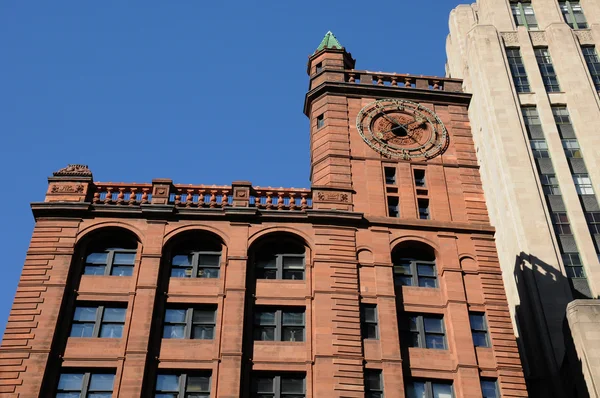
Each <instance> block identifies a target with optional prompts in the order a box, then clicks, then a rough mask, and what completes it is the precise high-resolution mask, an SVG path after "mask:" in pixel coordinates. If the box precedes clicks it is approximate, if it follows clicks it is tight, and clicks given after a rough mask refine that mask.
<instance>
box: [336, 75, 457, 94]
mask: <svg viewBox="0 0 600 398" xmlns="http://www.w3.org/2000/svg"><path fill="white" fill-rule="evenodd" d="M344 77H345V81H346V82H347V83H356V84H371V85H377V86H389V87H406V88H417V89H422V90H442V91H452V92H462V83H461V81H460V80H456V79H449V78H443V77H432V76H414V75H404V74H397V73H383V72H369V71H365V70H345V71H344Z"/></svg>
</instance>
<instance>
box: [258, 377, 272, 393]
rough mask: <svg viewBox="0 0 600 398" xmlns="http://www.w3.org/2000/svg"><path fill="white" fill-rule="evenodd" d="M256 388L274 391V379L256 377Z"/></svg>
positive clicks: (259, 390) (263, 390) (262, 390)
mask: <svg viewBox="0 0 600 398" xmlns="http://www.w3.org/2000/svg"><path fill="white" fill-rule="evenodd" d="M254 390H255V391H256V392H266V393H269V392H273V391H274V390H273V379H272V378H271V377H256V378H255V379H254Z"/></svg>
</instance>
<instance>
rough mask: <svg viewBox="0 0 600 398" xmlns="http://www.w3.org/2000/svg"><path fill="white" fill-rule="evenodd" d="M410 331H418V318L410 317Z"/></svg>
mask: <svg viewBox="0 0 600 398" xmlns="http://www.w3.org/2000/svg"><path fill="white" fill-rule="evenodd" d="M408 330H413V331H415V330H418V329H417V317H416V316H409V317H408Z"/></svg>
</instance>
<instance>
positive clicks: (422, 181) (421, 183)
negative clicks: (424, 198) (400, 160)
mask: <svg viewBox="0 0 600 398" xmlns="http://www.w3.org/2000/svg"><path fill="white" fill-rule="evenodd" d="M417 174H422V175H421V176H417ZM413 178H414V181H415V187H417V188H427V178H426V173H425V170H423V169H413Z"/></svg>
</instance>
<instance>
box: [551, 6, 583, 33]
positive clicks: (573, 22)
mask: <svg viewBox="0 0 600 398" xmlns="http://www.w3.org/2000/svg"><path fill="white" fill-rule="evenodd" d="M558 5H559V6H560V10H561V12H562V14H563V17H564V19H565V22H566V23H567V25H569V26H570V27H571V28H572V29H587V27H588V24H587V21H586V19H585V15H584V14H583V9H582V8H581V4H580V3H579V1H559V2H558Z"/></svg>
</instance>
